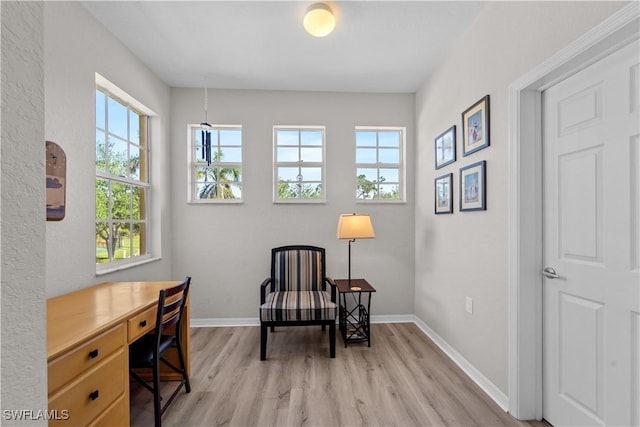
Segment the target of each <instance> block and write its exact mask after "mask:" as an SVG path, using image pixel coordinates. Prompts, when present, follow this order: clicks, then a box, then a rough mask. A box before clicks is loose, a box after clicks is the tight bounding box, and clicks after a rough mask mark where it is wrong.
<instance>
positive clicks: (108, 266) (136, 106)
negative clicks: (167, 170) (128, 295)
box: [94, 79, 152, 275]
mask: <svg viewBox="0 0 640 427" xmlns="http://www.w3.org/2000/svg"><path fill="white" fill-rule="evenodd" d="M103 80H104V82H106V83H107V84H101V82H102V81H103ZM112 88H113V89H117V90H113V89H112ZM97 92H101V93H102V94H103V95H104V100H105V107H104V127H99V126H98V122H97V111H96V114H94V129H95V131H94V132H95V133H97V132H98V131H100V132H103V133H104V136H105V141H104V143H105V153H104V156H105V169H104V170H103V171H100V170H98V168H97V165H96V176H95V182H94V184H95V186H96V188H97V185H98V180H103V181H106V183H107V185H108V187H109V191H108V193H107V204H108V214H107V218H106V219H103V218H98V215H97V212H94V218H95V220H94V224H95V229H94V241H96V244H97V239H96V232H97V226H98V224H99V223H106V224H107V227H108V229H109V230H110V231H112V230H113V225H114V224H116V223H122V224H126V225H128V226H129V227H130V230H132V229H133V228H134V226H135V225H139V226H140V234H141V235H140V249H141V252H140V255H138V256H131V255H130V256H129V257H127V258H122V259H116V258H113V259H109V260H108V261H106V262H103V263H98V262H96V274H98V275H100V274H105V273H108V272H111V271H116V270H121V269H123V268H128V267H133V266H135V265H139V264H141V263H144V262H148V261H149V260H151V259H152V253H151V243H152V242H151V234H152V233H151V232H150V230H151V222H152V219H151V217H152V214H151V212H152V204H151V188H152V185H151V180H150V176H151V171H150V169H151V137H150V127H151V125H150V121H151V117H152V114H150V113H149V112H148V111H149V110H148V109H147V108H146V107H144V106H141V104H140V103H139V102H137V101H135V100H134V99H133V98H132V97H130V96H129V95H128V94H126V93H124V92H123V91H121V90H119V89H118V88H116V87H115V86H114V85H113V84H110V83H109V82H108V81H106V79H102V80H100V82H98V81H96V85H95V91H94V96H96V99H95V102H94V105H97V102H98V100H97ZM114 92H118V93H114ZM125 98H129V99H130V101H129V100H127V99H125ZM109 99H111V100H113V101H115V102H117V103H119V104H120V105H122V106H123V107H125V108H126V110H127V137H126V139H124V138H123V137H122V136H121V135H117V134H115V133H113V132H110V128H109V110H108V105H109ZM132 112H133V113H134V114H136V115H137V116H138V117H141V118H144V120H140V121H139V123H138V129H139V134H140V137H139V139H138V142H137V143H136V142H135V141H134V140H133V139H132V135H131V130H132V127H131V113H132ZM140 122H143V123H142V124H141V123H140ZM110 136H111V137H114V138H117V139H118V140H119V141H120V142H125V143H126V144H127V159H129V158H130V155H131V147H132V146H135V147H136V148H137V149H138V152H139V153H140V157H141V158H140V170H139V177H138V179H134V178H131V177H123V176H119V175H113V174H112V173H110V171H109V170H108V167H107V165H108V164H109V150H108V149H107V143H108V141H109V137H110ZM97 148H98V139H97V137H96V145H95V151H94V152H95V153H96V155H97ZM96 160H97V157H96ZM96 163H97V162H96ZM113 184H118V185H126V186H131V187H132V189H134V190H136V189H137V190H141V191H142V195H141V196H140V197H141V199H140V200H141V202H140V204H141V205H144V207H140V208H139V215H138V216H139V218H137V219H134V218H133V213H134V207H133V203H134V201H133V199H134V196H133V192H132V194H131V197H130V199H129V203H130V205H129V217H128V218H126V219H124V218H114V215H113V212H112V210H111V208H112V206H113V198H112V197H113V192H112V191H111V190H110V189H111V187H112V185H113ZM94 194H95V196H94V202H95V203H94V206H95V205H96V204H97V191H95V192H94ZM111 243H112V240H111V239H109V241H107V247H108V246H109V245H110V244H111ZM130 245H133V243H132V241H131V240H130ZM130 249H132V246H130ZM111 252H112V253H113V254H115V250H113V249H112V251H111ZM107 253H109V249H108V248H107ZM131 253H132V251H130V254H131Z"/></svg>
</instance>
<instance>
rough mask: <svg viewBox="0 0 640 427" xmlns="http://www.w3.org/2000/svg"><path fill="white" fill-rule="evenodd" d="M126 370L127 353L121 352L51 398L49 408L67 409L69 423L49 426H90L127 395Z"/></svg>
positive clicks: (62, 422)
mask: <svg viewBox="0 0 640 427" xmlns="http://www.w3.org/2000/svg"><path fill="white" fill-rule="evenodd" d="M124 369H127V361H126V360H125V352H124V350H120V351H118V352H117V353H115V354H113V355H112V356H111V357H110V358H108V359H107V360H105V361H104V362H103V363H102V364H100V365H97V366H96V367H95V368H94V369H92V370H90V371H89V372H87V373H86V374H85V375H82V376H80V377H78V378H77V380H76V381H74V382H72V383H71V384H69V386H68V387H65V388H63V389H62V390H61V391H60V393H57V394H56V395H54V396H51V397H50V399H49V409H50V410H55V409H57V410H58V411H61V410H63V409H66V410H68V411H69V412H68V413H69V419H68V420H67V421H57V422H56V421H52V422H50V424H49V425H50V426H55V425H63V426H70V425H74V426H80V425H87V424H89V422H91V421H92V420H94V419H95V418H96V417H97V416H98V415H100V414H101V413H102V412H104V411H105V409H107V407H109V406H110V405H111V404H112V403H113V402H114V401H115V400H116V399H118V398H119V397H122V396H123V395H124V392H125V383H124V375H123V374H122V372H123V370H124Z"/></svg>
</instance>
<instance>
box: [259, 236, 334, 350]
mask: <svg viewBox="0 0 640 427" xmlns="http://www.w3.org/2000/svg"><path fill="white" fill-rule="evenodd" d="M324 255H325V250H324V248H319V247H316V246H306V245H294V246H281V247H279V248H273V249H272V250H271V276H270V277H268V278H267V279H265V280H264V281H263V282H262V284H261V285H260V360H265V359H266V357H267V334H268V329H269V328H271V332H274V327H275V326H299V325H321V326H322V330H323V331H324V330H325V329H326V326H329V353H330V356H331V357H332V358H333V357H336V315H337V305H336V284H335V283H334V282H333V280H332V279H331V278H329V277H327V276H326V269H325V261H324V260H325V257H324ZM327 284H328V285H329V289H328V288H327Z"/></svg>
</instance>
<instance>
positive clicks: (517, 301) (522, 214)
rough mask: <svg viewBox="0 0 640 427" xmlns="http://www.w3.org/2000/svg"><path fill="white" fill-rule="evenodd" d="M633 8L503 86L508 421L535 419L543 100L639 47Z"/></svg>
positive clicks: (538, 415) (638, 20) (538, 412)
mask: <svg viewBox="0 0 640 427" xmlns="http://www.w3.org/2000/svg"><path fill="white" fill-rule="evenodd" d="M639 28H640V6H639V5H638V4H637V3H636V2H632V3H630V4H628V5H627V6H624V7H623V8H622V9H620V10H619V11H617V12H615V13H614V14H613V15H611V16H610V17H608V18H607V19H605V20H604V21H603V22H602V23H600V24H598V25H597V26H595V27H594V28H592V29H591V30H589V31H588V32H587V33H586V34H584V35H583V36H581V37H580V38H578V39H577V40H575V41H574V42H572V43H570V44H569V45H568V46H566V47H565V48H563V49H562V50H560V51H558V52H557V53H556V54H554V55H553V56H551V57H550V58H549V59H547V60H546V61H545V62H543V63H542V64H540V65H539V66H537V67H536V68H534V69H533V70H531V71H529V72H528V73H526V74H525V75H523V76H522V77H520V78H519V79H517V80H516V81H514V82H513V83H511V85H509V104H508V137H509V144H508V147H509V149H508V159H509V189H508V195H509V217H508V218H509V223H508V261H507V264H508V290H509V297H508V301H509V309H508V321H509V332H508V337H509V338H508V353H509V354H508V360H509V367H508V387H509V389H508V396H509V413H510V414H511V415H512V416H514V417H515V418H517V419H520V420H530V419H538V420H540V419H542V415H543V413H542V314H543V307H542V276H541V274H540V272H541V271H542V268H543V266H542V249H543V247H542V232H543V229H542V178H543V175H542V163H543V162H542V131H543V127H542V126H543V124H542V92H543V91H544V90H545V89H547V88H549V87H551V86H553V85H554V84H556V83H557V82H559V81H561V80H564V79H565V78H567V77H569V76H571V75H573V74H575V73H577V72H578V71H580V70H582V69H584V68H586V67H588V66H589V65H591V64H593V63H595V62H597V61H598V60H600V59H602V58H604V57H605V56H607V55H609V54H610V53H612V52H614V51H616V50H618V49H619V48H621V47H622V46H624V45H627V44H629V43H631V42H633V41H635V40H638V39H640V31H638V29H639Z"/></svg>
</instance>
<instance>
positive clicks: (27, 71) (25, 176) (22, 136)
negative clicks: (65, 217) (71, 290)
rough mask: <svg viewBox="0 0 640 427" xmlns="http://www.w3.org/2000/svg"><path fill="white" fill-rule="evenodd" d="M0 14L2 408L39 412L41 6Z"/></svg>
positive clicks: (12, 5)
mask: <svg viewBox="0 0 640 427" xmlns="http://www.w3.org/2000/svg"><path fill="white" fill-rule="evenodd" d="M0 8H1V13H2V16H1V21H2V27H1V30H0V34H1V38H2V41H1V47H2V63H1V68H2V77H1V78H0V82H1V90H0V92H1V93H2V109H1V112H0V117H1V121H0V123H1V124H0V128H1V132H0V142H1V147H2V150H1V154H0V156H1V160H2V161H1V163H0V167H1V173H0V185H1V188H2V201H1V210H0V217H1V219H2V221H1V222H0V242H1V243H2V245H1V254H2V258H1V263H0V265H1V268H2V277H1V279H2V285H1V289H2V320H1V324H2V330H1V333H2V377H1V378H0V384H1V385H2V393H1V397H2V408H1V409H2V410H21V409H23V410H29V409H32V410H34V411H38V410H45V409H46V408H47V393H46V387H43V386H42V385H43V384H46V380H47V371H46V357H45V354H46V351H45V348H46V332H45V321H44V315H43V313H44V312H45V310H46V306H45V268H44V264H43V263H42V260H43V259H44V257H45V250H44V245H43V242H42V240H43V235H44V230H45V226H44V212H45V210H44V209H45V187H44V182H45V176H44V126H43V122H44V118H45V117H44V110H43V105H42V104H43V99H44V91H43V71H44V67H43V47H44V43H43V31H42V19H43V18H42V16H43V6H42V3H40V2H28V3H21V2H3V3H2V5H1V6H0ZM3 418H4V417H3ZM0 422H1V423H2V424H3V425H7V424H12V425H15V424H22V425H27V424H28V425H46V423H45V422H42V421H40V422H38V421H29V422H27V423H24V422H23V423H19V422H16V421H15V420H13V421H9V420H6V419H5V420H3V421H0Z"/></svg>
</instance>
